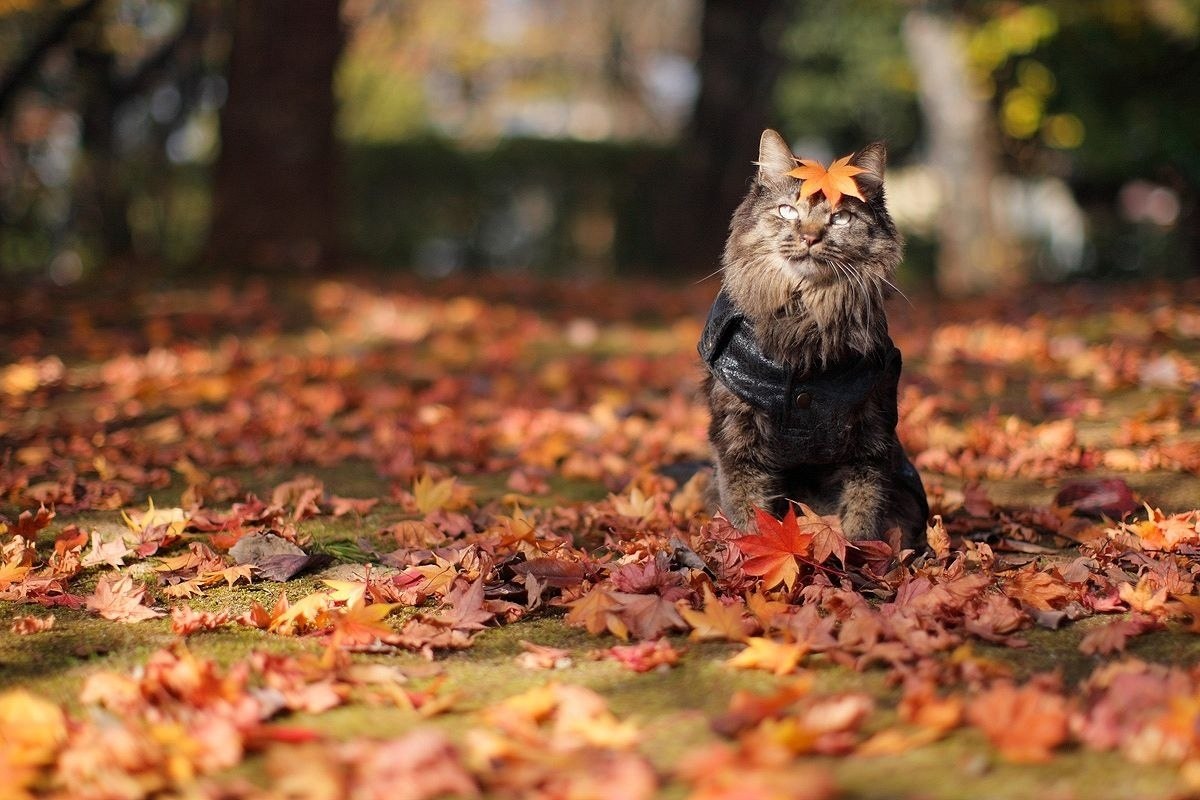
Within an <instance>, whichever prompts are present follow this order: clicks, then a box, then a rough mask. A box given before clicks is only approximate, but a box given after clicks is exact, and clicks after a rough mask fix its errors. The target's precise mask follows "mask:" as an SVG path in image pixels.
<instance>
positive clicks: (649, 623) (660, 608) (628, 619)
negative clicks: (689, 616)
mask: <svg viewBox="0 0 1200 800" xmlns="http://www.w3.org/2000/svg"><path fill="white" fill-rule="evenodd" d="M613 597H614V598H616V599H617V601H618V603H619V605H618V607H617V610H616V615H617V617H618V619H620V621H621V623H622V625H623V626H624V627H625V628H627V629H628V630H629V632H630V633H632V634H633V635H634V637H636V638H638V639H655V638H658V637H659V636H662V635H663V634H664V633H666V632H667V631H669V630H686V629H687V623H686V622H684V621H683V617H681V616H679V610H678V609H677V608H676V607H675V604H674V603H672V602H671V601H670V600H668V599H666V598H665V597H662V596H660V595H657V594H629V593H627V592H613ZM610 630H611V628H610ZM614 633H615V632H614ZM620 638H622V639H624V638H625V637H623V636H622V637H620Z"/></svg>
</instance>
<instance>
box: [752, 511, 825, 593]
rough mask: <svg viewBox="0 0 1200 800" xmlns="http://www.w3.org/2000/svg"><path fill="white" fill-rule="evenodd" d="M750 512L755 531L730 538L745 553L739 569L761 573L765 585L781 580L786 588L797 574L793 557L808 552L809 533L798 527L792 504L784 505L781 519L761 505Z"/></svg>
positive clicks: (794, 579) (810, 547)
mask: <svg viewBox="0 0 1200 800" xmlns="http://www.w3.org/2000/svg"><path fill="white" fill-rule="evenodd" d="M754 513H755V516H756V517H757V520H758V531H759V532H758V533H757V534H751V535H749V536H743V537H741V538H740V539H735V540H734V542H733V543H734V545H735V546H736V547H737V549H738V550H740V551H742V554H743V555H744V556H746V557H747V558H746V561H744V562H743V563H742V569H743V570H745V572H746V574H747V575H757V576H760V577H762V579H763V588H765V589H771V588H774V587H775V586H778V585H779V584H781V583H782V584H783V585H784V586H786V587H787V588H788V590H789V591H790V590H791V588H792V586H794V585H795V583H796V577H797V576H798V575H799V574H800V562H799V561H798V560H797V557H800V558H807V557H808V556H809V555H810V554H811V553H812V547H813V534H811V533H804V532H802V531H801V530H800V524H799V522H798V521H797V519H796V509H795V508H794V507H789V508H788V510H787V514H785V515H784V517H783V519H782V520H778V519H775V517H773V516H771V515H770V514H768V513H767V512H766V511H763V510H762V509H755V512H754Z"/></svg>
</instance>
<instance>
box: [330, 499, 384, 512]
mask: <svg viewBox="0 0 1200 800" xmlns="http://www.w3.org/2000/svg"><path fill="white" fill-rule="evenodd" d="M378 503H379V498H378V497H366V498H362V499H359V498H356V497H341V496H339V495H336V494H332V495H330V496H329V507H330V510H331V511H332V513H333V516H334V517H342V516H345V515H346V514H354V515H355V516H358V517H363V516H366V515H367V514H369V513H370V512H371V509H372V508H374V507H375V506H376V505H377V504H378Z"/></svg>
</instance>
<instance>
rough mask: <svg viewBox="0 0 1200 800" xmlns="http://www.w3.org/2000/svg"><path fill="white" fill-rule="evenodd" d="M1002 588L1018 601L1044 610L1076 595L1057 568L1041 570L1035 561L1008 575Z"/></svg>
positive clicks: (1061, 603)
mask: <svg viewBox="0 0 1200 800" xmlns="http://www.w3.org/2000/svg"><path fill="white" fill-rule="evenodd" d="M1000 588H1001V589H1002V590H1003V591H1004V593H1005V594H1006V595H1008V596H1009V597H1011V598H1012V599H1014V600H1016V601H1017V602H1018V603H1023V604H1024V605H1028V606H1033V607H1034V608H1039V609H1042V610H1043V611H1045V610H1049V609H1052V608H1056V607H1059V606H1062V605H1064V604H1065V603H1066V602H1067V601H1068V600H1070V599H1071V598H1072V597H1074V596H1075V590H1074V589H1073V588H1071V585H1070V584H1068V583H1067V582H1066V581H1064V580H1063V579H1062V577H1061V576H1060V575H1059V574H1058V572H1057V570H1049V571H1041V570H1039V569H1038V568H1037V565H1036V564H1033V563H1031V564H1029V566H1027V567H1025V568H1023V569H1020V570H1017V571H1016V572H1014V573H1013V574H1011V575H1008V576H1006V577H1005V580H1004V581H1003V582H1002V583H1001V585H1000Z"/></svg>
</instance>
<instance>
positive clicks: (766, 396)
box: [699, 129, 929, 547]
mask: <svg viewBox="0 0 1200 800" xmlns="http://www.w3.org/2000/svg"><path fill="white" fill-rule="evenodd" d="M886 162H887V151H886V149H885V147H884V145H883V144H882V143H875V144H872V145H869V146H867V147H865V148H863V149H862V150H861V151H859V152H858V153H857V154H855V155H854V156H853V157H852V158H851V161H850V164H851V165H853V166H856V167H858V168H860V169H861V170H862V172H861V173H859V174H858V175H856V176H854V178H853V180H854V181H855V184H856V187H857V189H858V190H859V192H858V193H860V194H861V195H862V198H863V199H861V200H860V199H858V198H856V197H852V196H849V195H843V196H842V197H841V198H840V202H838V203H837V205H836V206H834V205H831V203H830V201H829V199H828V197H826V196H825V193H824V192H823V191H820V190H818V191H817V192H814V193H811V194H809V193H808V192H806V194H808V196H807V197H805V198H802V197H801V196H800V194H801V191H800V190H801V186H802V183H801V181H800V180H799V179H797V178H795V177H792V176H789V175H788V172H789V171H791V170H793V169H794V168H795V167H796V166H797V159H796V158H795V156H793V154H792V151H791V149H790V148H789V147H788V145H787V143H786V142H785V141H784V140H783V137H781V136H780V135H779V134H778V133H776V132H775V131H773V130H769V129H768V130H766V131H764V132H763V134H762V138H761V140H760V142H759V152H758V161H757V164H758V171H757V174H756V175H755V176H754V179H753V181H752V183H751V186H750V190H749V192H748V193H747V195H746V197H745V199H744V200H743V201H742V203H741V205H740V206H738V208H737V210H736V211H735V212H734V214H733V219H732V221H731V222H730V226H729V238H728V241H727V243H726V245H725V253H724V258H723V260H722V268H723V270H724V278H723V282H722V288H721V292H720V294H719V295H718V296H717V299H716V301H715V302H714V304H713V307H712V310H711V311H710V313H709V319H708V323H707V325H706V326H705V329H704V333H703V334H702V336H701V340H700V345H699V350H700V354H701V357H702V358H703V359H704V361H705V364H706V366H707V368H708V374H707V376H706V378H705V381H704V391H705V393H706V394H707V397H708V403H709V409H710V412H711V422H710V425H709V440H710V442H711V445H712V449H713V453H714V456H715V460H716V480H715V484H716V494H717V495H718V497H717V500H718V503H719V505H720V508H721V510H722V511H723V513H724V514H725V516H726V517H727V518H728V519H729V521H730V522H732V523H733V524H734V525H735V526H737V527H738V528H740V529H742V530H747V529H749V525H750V524H751V522H752V520H754V518H755V509H764V510H766V511H769V512H771V513H774V514H776V515H781V514H782V513H783V512H784V511H785V510H786V507H787V504H788V501H789V500H795V501H799V502H803V503H805V504H807V505H808V506H810V507H811V508H812V509H813V510H814V511H816V512H817V513H820V514H837V515H838V517H840V519H841V525H842V530H843V532H844V533H845V535H846V537H847V538H848V539H850V540H852V541H854V540H864V539H881V538H885V537H886V536H888V535H889V532H890V531H891V530H892V529H894V528H898V529H899V530H900V532H901V534H902V537H903V542H904V546H906V547H916V546H920V545H921V544H922V543H923V542H924V535H925V525H926V520H927V518H928V516H929V505H928V501H927V500H926V496H925V489H924V486H923V485H922V483H921V478H920V475H919V474H918V473H917V471H916V469H915V468H914V467H913V465H912V463H911V462H910V461H909V460H908V458H907V456H906V455H905V453H904V449H903V447H902V446H901V444H900V441H899V439H898V438H897V436H896V422H897V411H896V392H897V385H898V382H899V377H900V364H901V358H900V351H899V350H898V349H896V347H895V346H894V345H893V344H892V340H891V338H890V337H889V336H888V323H887V317H886V314H885V311H884V300H885V298H886V297H887V296H888V294H889V293H890V292H891V291H893V290H895V287H894V285H893V278H894V276H895V270H896V267H897V266H898V265H899V264H900V261H901V259H902V257H903V243H902V241H901V238H900V235H899V233H898V232H897V230H896V226H895V224H894V223H893V222H892V219H891V217H890V216H889V215H888V211H887V206H886V203H885V199H884V190H883V174H884V168H885V166H886ZM810 188H811V187H810ZM836 199H837V198H836V197H835V200H836Z"/></svg>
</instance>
